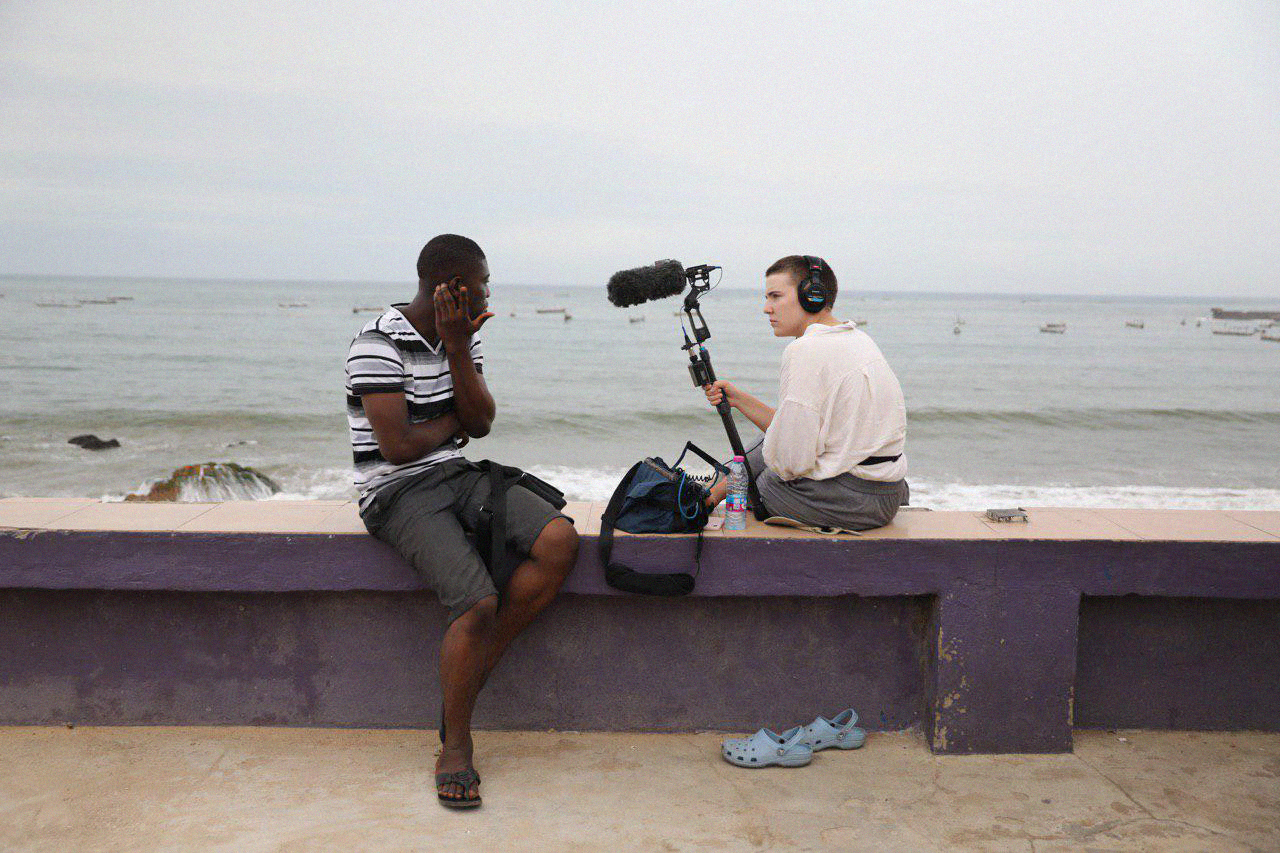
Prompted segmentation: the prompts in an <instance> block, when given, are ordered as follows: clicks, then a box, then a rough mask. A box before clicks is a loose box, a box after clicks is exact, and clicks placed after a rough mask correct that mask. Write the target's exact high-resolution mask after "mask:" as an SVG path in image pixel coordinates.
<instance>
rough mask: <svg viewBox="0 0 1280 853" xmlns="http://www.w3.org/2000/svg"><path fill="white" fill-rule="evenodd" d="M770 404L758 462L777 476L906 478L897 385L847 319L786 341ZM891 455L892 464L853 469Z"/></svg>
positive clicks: (872, 343)
mask: <svg viewBox="0 0 1280 853" xmlns="http://www.w3.org/2000/svg"><path fill="white" fill-rule="evenodd" d="M778 400H779V403H778V409H777V412H776V413H775V414H774V416H773V421H772V422H771V423H770V424H769V429H767V430H766V431H765V434H764V461H765V464H767V465H768V466H769V467H770V468H771V469H773V471H774V473H776V474H777V475H778V476H779V477H781V478H782V479H784V480H794V479H796V478H799V477H806V478H808V479H811V480H828V479H830V478H832V477H836V476H838V475H840V474H844V473H851V474H853V475H854V476H856V477H861V478H862V479H864V480H880V481H893V480H901V479H903V478H904V477H905V476H906V474H907V457H906V452H905V448H906V438H907V407H906V403H905V401H904V400H903V398H902V386H900V385H899V384H898V377H897V376H895V375H894V373H893V370H892V369H891V368H890V367H889V363H888V362H887V361H885V359H884V355H883V354H882V353H881V352H880V348H879V347H878V346H876V343H875V341H873V340H871V336H870V335H868V334H867V333H866V332H863V331H862V330H861V329H859V328H858V327H857V326H856V325H855V324H854V323H853V322H852V321H846V322H843V323H839V324H837V325H834V326H824V325H823V324H821V323H814V324H812V325H810V326H809V328H807V329H805V332H804V334H803V335H801V336H800V337H798V338H796V339H795V340H794V341H792V342H791V343H790V344H787V348H786V350H785V351H784V352H783V354H782V375H781V380H780V383H779V389H778ZM899 454H901V458H899V459H897V460H895V461H893V462H881V463H878V464H875V465H861V464H859V463H861V462H862V460H864V459H866V458H867V457H869V456H895V455H899Z"/></svg>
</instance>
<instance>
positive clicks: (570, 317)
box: [564, 311, 573, 323]
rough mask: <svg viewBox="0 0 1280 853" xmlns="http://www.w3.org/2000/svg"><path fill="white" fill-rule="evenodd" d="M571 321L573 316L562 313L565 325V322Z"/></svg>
mask: <svg viewBox="0 0 1280 853" xmlns="http://www.w3.org/2000/svg"><path fill="white" fill-rule="evenodd" d="M572 319H573V315H572V314H570V313H569V312H568V311H566V312H564V321H565V322H566V323H567V322H569V321H570V320H572Z"/></svg>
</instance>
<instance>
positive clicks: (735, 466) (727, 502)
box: [724, 456, 747, 530]
mask: <svg viewBox="0 0 1280 853" xmlns="http://www.w3.org/2000/svg"><path fill="white" fill-rule="evenodd" d="M724 529H725V530H746V529H747V463H746V461H745V460H744V459H743V458H742V457H741V456H735V457H733V461H732V462H730V463H729V493H728V494H727V495H725V499H724Z"/></svg>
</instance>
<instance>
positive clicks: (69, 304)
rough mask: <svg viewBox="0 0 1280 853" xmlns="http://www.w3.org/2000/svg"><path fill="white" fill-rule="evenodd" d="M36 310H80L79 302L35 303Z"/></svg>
mask: <svg viewBox="0 0 1280 853" xmlns="http://www.w3.org/2000/svg"><path fill="white" fill-rule="evenodd" d="M36 307H37V308H80V307H82V306H81V305H80V303H79V302H37V303H36Z"/></svg>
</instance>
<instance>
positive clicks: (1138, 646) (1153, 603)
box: [1076, 567, 1280, 731]
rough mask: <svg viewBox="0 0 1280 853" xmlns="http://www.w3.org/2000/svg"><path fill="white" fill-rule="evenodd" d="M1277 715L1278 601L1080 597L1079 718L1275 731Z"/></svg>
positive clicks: (1081, 722)
mask: <svg viewBox="0 0 1280 853" xmlns="http://www.w3.org/2000/svg"><path fill="white" fill-rule="evenodd" d="M1276 571H1280V567H1277V569H1276ZM1278 721H1280V601H1275V600H1271V601H1266V600H1263V601H1256V600H1255V601H1227V600H1222V599H1209V600H1206V599H1202V598H1151V597H1145V596H1143V597H1139V596H1132V595H1131V596H1123V597H1119V598H1093V597H1087V598H1085V599H1084V601H1083V602H1082V603H1081V606H1080V646H1079V650H1078V663H1077V665H1076V726H1077V727H1079V728H1087V729H1115V728H1141V729H1199V730H1246V729H1261V730H1269V731H1275V730H1276V729H1277V728H1280V726H1278V725H1277V722H1278Z"/></svg>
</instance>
